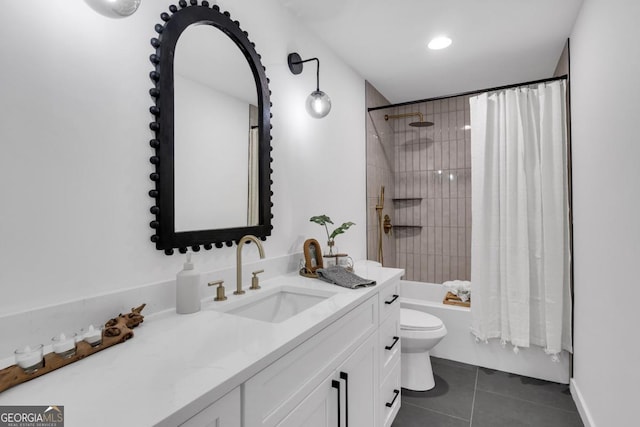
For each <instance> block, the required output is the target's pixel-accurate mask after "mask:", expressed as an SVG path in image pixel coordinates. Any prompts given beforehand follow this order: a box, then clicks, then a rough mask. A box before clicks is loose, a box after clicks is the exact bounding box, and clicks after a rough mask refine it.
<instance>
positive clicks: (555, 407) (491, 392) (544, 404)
mask: <svg viewBox="0 0 640 427" xmlns="http://www.w3.org/2000/svg"><path fill="white" fill-rule="evenodd" d="M480 391H482V392H483V393H489V394H494V395H496V396H500V397H506V398H509V399H513V400H518V401H520V402H526V403H531V404H533V405H537V406H542V407H545V408H549V409H556V410H558V411H563V412H569V413H574V412H578V410H577V409H576V410H575V411H574V410H573V409H564V408H558V407H557V406H552V405H547V404H546V403H541V402H537V401H535V400H528V399H523V398H522V397H517V396H513V395H511V394H503V393H499V392H496V391H491V390H480Z"/></svg>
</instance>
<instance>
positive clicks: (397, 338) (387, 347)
mask: <svg viewBox="0 0 640 427" xmlns="http://www.w3.org/2000/svg"><path fill="white" fill-rule="evenodd" d="M399 339H400V337H393V344H391V345H386V346H385V347H384V349H385V350H391V349H392V348H393V347H395V346H396V344H398V340H399Z"/></svg>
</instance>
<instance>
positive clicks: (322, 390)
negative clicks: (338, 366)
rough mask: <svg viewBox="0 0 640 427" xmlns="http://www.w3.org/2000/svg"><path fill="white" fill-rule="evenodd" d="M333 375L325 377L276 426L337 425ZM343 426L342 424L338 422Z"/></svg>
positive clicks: (335, 391) (335, 426) (335, 386)
mask: <svg viewBox="0 0 640 427" xmlns="http://www.w3.org/2000/svg"><path fill="white" fill-rule="evenodd" d="M338 387H339V385H338V383H337V381H336V380H335V375H333V374H332V375H330V376H328V377H327V378H325V379H324V380H323V381H322V382H321V383H320V385H318V387H316V388H315V389H314V390H313V391H312V392H311V393H309V394H308V395H307V397H306V398H305V399H304V400H303V401H302V402H301V403H300V404H299V405H298V406H297V407H296V408H295V409H293V410H292V411H291V412H289V414H288V415H287V416H286V417H285V418H284V419H283V420H282V421H280V422H279V423H278V424H277V426H278V427H302V426H304V427H337V426H339V424H338V399H339V398H341V397H340V395H339V390H338ZM340 426H343V424H340Z"/></svg>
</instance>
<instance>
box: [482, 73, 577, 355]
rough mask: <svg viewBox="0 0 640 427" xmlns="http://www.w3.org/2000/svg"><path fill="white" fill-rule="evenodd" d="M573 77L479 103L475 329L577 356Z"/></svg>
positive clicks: (505, 92) (487, 95)
mask: <svg viewBox="0 0 640 427" xmlns="http://www.w3.org/2000/svg"><path fill="white" fill-rule="evenodd" d="M565 91H566V89H565V82H564V80H560V81H554V82H551V83H544V84H539V85H535V86H533V85H532V86H525V87H519V88H515V89H508V90H502V91H497V92H489V93H484V94H482V95H479V96H475V97H472V98H470V104H471V177H472V181H471V182H472V184H471V185H472V208H471V211H472V218H473V229H472V238H471V280H472V283H473V293H472V300H473V303H472V310H471V313H472V318H473V323H472V332H473V333H474V334H475V335H476V337H478V338H479V339H481V340H483V341H484V340H487V339H491V338H499V339H501V341H502V342H503V343H505V342H511V343H512V344H513V345H514V351H516V352H517V350H518V347H529V346H530V345H537V346H541V347H544V349H545V351H546V352H547V353H548V354H552V355H557V354H558V353H560V351H561V350H563V349H564V350H567V351H572V344H571V292H570V284H569V268H570V252H569V207H568V183H567V179H568V178H567V128H566V126H567V125H566V103H565Z"/></svg>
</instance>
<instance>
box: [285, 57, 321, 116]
mask: <svg viewBox="0 0 640 427" xmlns="http://www.w3.org/2000/svg"><path fill="white" fill-rule="evenodd" d="M309 61H317V63H318V68H317V71H316V90H314V91H313V92H311V94H310V95H309V96H308V97H307V103H306V108H307V113H309V115H310V116H311V117H313V118H316V119H321V118H323V117H324V116H326V115H327V114H329V111H331V99H329V96H328V95H327V94H326V93H324V92H323V91H321V90H320V60H319V59H318V58H311V59H305V60H304V61H303V60H302V58H300V55H298V54H297V53H296V52H294V53H290V54H289V56H287V64H289V70H290V71H291V72H292V73H293V74H300V73H301V72H302V64H304V63H305V62H309Z"/></svg>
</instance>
